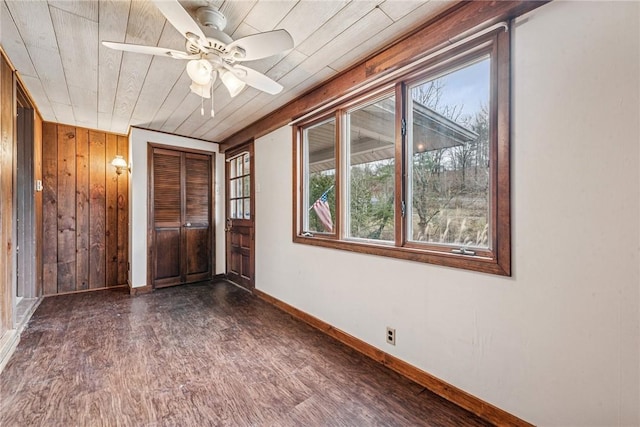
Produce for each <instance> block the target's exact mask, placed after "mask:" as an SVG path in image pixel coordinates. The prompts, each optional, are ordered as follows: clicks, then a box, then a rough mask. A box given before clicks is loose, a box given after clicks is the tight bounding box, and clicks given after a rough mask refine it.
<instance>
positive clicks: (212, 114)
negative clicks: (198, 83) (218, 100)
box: [211, 85, 215, 117]
mask: <svg viewBox="0 0 640 427" xmlns="http://www.w3.org/2000/svg"><path fill="white" fill-rule="evenodd" d="M214 115H215V113H214V112H213V85H211V117H213V116H214Z"/></svg>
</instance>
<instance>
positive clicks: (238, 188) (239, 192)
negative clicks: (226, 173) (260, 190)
mask: <svg viewBox="0 0 640 427" xmlns="http://www.w3.org/2000/svg"><path fill="white" fill-rule="evenodd" d="M234 184H235V186H236V194H237V197H243V196H244V194H243V193H242V179H241V178H238V179H236V180H235V181H234Z"/></svg>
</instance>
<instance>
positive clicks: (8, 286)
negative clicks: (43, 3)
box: [0, 57, 15, 350]
mask: <svg viewBox="0 0 640 427" xmlns="http://www.w3.org/2000/svg"><path fill="white" fill-rule="evenodd" d="M14 99H15V86H14V77H13V70H12V69H11V67H10V66H9V64H8V63H7V61H6V60H5V59H4V57H0V194H2V198H0V340H2V336H3V335H4V334H5V332H7V331H8V330H10V329H13V284H14V283H15V282H14V270H13V253H14V250H15V248H14V247H13V246H14V245H13V238H14V236H13V229H14V228H13V221H14V206H13V161H14V145H15V140H14V139H15V138H14V115H15V110H14V109H15V103H14ZM0 350H1V349H0Z"/></svg>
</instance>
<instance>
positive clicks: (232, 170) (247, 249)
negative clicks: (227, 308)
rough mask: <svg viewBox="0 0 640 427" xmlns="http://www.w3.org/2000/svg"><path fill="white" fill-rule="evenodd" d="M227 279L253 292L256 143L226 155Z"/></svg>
mask: <svg viewBox="0 0 640 427" xmlns="http://www.w3.org/2000/svg"><path fill="white" fill-rule="evenodd" d="M226 160H227V161H226V162H225V163H226V174H225V176H226V199H227V203H226V205H227V218H226V227H225V231H226V254H227V278H228V279H229V280H231V281H233V282H235V283H237V284H239V285H241V286H243V287H245V288H247V289H253V287H254V285H255V277H254V274H255V273H254V246H255V245H254V243H255V242H254V236H255V235H254V221H255V215H254V190H253V189H254V180H253V170H254V165H253V163H254V162H253V143H250V144H247V145H245V146H243V147H240V148H238V149H236V150H233V151H230V152H227V153H226Z"/></svg>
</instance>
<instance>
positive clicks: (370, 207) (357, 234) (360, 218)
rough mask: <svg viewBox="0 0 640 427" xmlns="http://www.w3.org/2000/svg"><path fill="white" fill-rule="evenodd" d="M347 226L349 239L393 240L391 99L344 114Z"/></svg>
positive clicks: (392, 128)
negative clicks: (346, 165)
mask: <svg viewBox="0 0 640 427" xmlns="http://www.w3.org/2000/svg"><path fill="white" fill-rule="evenodd" d="M345 117H346V120H345V131H346V132H345V137H346V147H345V148H346V149H347V156H346V158H347V159H348V161H349V164H348V167H347V172H348V174H347V182H348V184H347V186H346V187H347V188H346V190H347V193H346V194H347V197H346V199H347V200H348V204H347V205H346V206H345V208H346V209H347V210H348V214H347V216H346V218H347V220H348V226H347V227H346V230H345V232H346V236H347V237H349V238H353V239H364V240H374V241H380V242H393V241H394V239H395V232H394V228H395V220H394V217H395V207H394V200H395V129H394V128H395V97H394V96H393V95H384V96H383V97H382V98H381V99H377V100H375V101H373V102H369V103H366V104H364V105H358V106H356V107H354V108H353V109H352V110H348V111H347V112H346V115H345Z"/></svg>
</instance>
